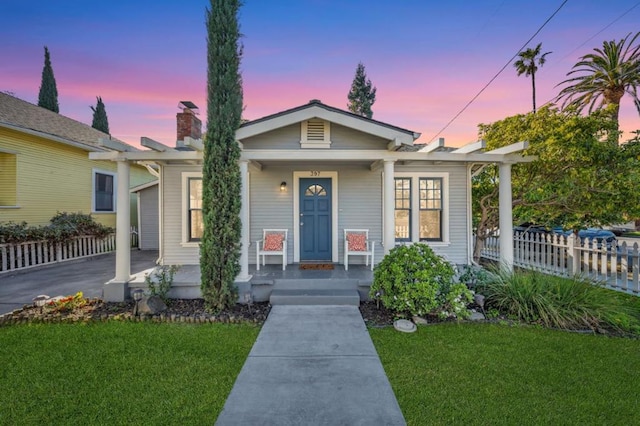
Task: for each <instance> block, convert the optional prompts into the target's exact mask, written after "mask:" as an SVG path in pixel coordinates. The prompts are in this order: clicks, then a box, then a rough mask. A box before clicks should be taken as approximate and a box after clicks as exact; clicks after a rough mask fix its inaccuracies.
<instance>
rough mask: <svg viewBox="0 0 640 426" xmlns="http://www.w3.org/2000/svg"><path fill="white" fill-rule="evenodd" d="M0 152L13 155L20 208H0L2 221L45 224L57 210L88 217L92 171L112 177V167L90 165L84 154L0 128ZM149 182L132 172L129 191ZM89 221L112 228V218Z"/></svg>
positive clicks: (103, 163)
mask: <svg viewBox="0 0 640 426" xmlns="http://www.w3.org/2000/svg"><path fill="white" fill-rule="evenodd" d="M0 151H9V152H16V202H15V204H16V205H17V206H18V207H19V208H17V209H0V221H2V222H6V221H16V222H22V221H26V222H27V223H28V224H30V225H45V224H47V223H48V222H49V219H51V217H52V216H54V215H55V214H56V212H58V211H66V212H82V213H85V214H88V213H92V212H91V206H92V193H93V182H92V181H93V170H94V169H99V170H104V171H110V172H113V173H115V172H116V164H115V163H114V162H111V161H92V160H89V155H88V152H87V151H85V150H82V149H79V148H75V147H72V146H68V145H64V144H61V143H58V142H54V141H50V140H47V139H44V138H41V137H38V136H33V135H30V134H25V133H21V132H17V131H13V130H9V129H3V128H0ZM154 179H155V177H153V176H152V175H151V174H149V173H148V172H147V170H146V169H145V168H144V167H141V166H135V165H134V166H132V167H131V178H130V180H131V182H130V183H131V186H135V185H140V184H143V183H146V182H149V181H151V180H154ZM135 199H136V197H135V196H133V198H132V203H133V204H132V207H134V206H135ZM134 211H135V210H134ZM93 217H94V218H95V219H96V220H97V221H98V222H100V223H103V224H105V225H108V226H115V213H95V214H93ZM132 217H134V218H135V217H137V216H136V215H132ZM135 223H136V221H135V220H132V224H135Z"/></svg>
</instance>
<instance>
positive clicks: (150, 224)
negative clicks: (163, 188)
mask: <svg viewBox="0 0 640 426" xmlns="http://www.w3.org/2000/svg"><path fill="white" fill-rule="evenodd" d="M138 197H139V200H140V202H139V204H138V209H139V212H140V227H139V229H140V241H139V246H140V250H158V248H159V247H160V243H159V238H158V233H159V230H160V224H159V215H158V185H153V186H150V187H149V188H145V189H143V190H141V191H140V192H138Z"/></svg>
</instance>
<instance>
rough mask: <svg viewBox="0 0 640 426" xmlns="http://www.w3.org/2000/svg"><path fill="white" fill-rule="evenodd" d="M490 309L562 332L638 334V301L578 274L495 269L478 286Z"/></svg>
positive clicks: (639, 325)
mask: <svg viewBox="0 0 640 426" xmlns="http://www.w3.org/2000/svg"><path fill="white" fill-rule="evenodd" d="M480 291H481V292H482V293H483V294H484V295H485V297H486V300H485V303H486V305H487V307H488V308H493V309H497V310H498V311H500V312H501V313H502V314H505V315H507V316H509V317H511V318H514V319H517V320H520V321H524V322H527V323H532V324H540V325H543V326H545V327H552V328H559V329H564V330H581V329H582V330H584V329H589V330H596V331H597V330H601V329H613V330H616V331H623V332H632V333H638V332H640V304H639V303H635V302H637V301H635V300H633V299H632V298H629V297H625V296H627V295H623V294H618V293H616V292H614V291H612V290H607V289H605V288H603V287H602V286H600V285H598V284H597V283H592V282H590V281H588V280H586V279H582V278H578V277H575V278H566V277H557V276H553V275H545V274H543V273H541V272H536V271H526V272H509V271H505V270H495V271H493V273H492V274H491V279H490V280H489V281H488V282H487V283H485V284H484V285H483V286H482V289H481V290H480Z"/></svg>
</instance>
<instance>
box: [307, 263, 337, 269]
mask: <svg viewBox="0 0 640 426" xmlns="http://www.w3.org/2000/svg"><path fill="white" fill-rule="evenodd" d="M300 269H323V270H331V269H333V263H301V264H300Z"/></svg>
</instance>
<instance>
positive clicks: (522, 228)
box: [513, 222, 549, 234]
mask: <svg viewBox="0 0 640 426" xmlns="http://www.w3.org/2000/svg"><path fill="white" fill-rule="evenodd" d="M513 232H514V233H516V232H521V233H523V234H526V233H529V234H548V233H549V229H547V228H546V227H544V226H542V225H536V224H534V223H529V222H525V223H522V224H520V225H518V226H514V227H513Z"/></svg>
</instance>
